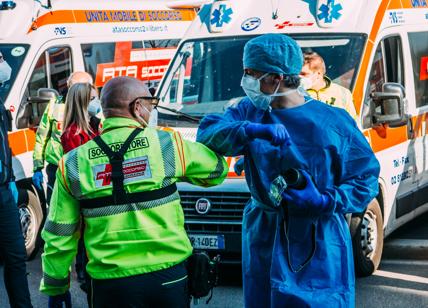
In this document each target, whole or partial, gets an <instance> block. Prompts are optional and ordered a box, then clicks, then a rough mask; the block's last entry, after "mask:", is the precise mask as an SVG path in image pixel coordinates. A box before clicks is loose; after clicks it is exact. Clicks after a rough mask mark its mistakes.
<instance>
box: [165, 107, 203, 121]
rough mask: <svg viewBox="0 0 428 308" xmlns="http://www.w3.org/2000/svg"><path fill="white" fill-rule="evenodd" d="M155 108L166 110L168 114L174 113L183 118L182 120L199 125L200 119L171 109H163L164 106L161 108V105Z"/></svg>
mask: <svg viewBox="0 0 428 308" xmlns="http://www.w3.org/2000/svg"><path fill="white" fill-rule="evenodd" d="M157 108H160V109H164V110H167V111H169V112H172V113H175V114H177V115H179V116H181V117H183V118H185V119H187V120H189V121H191V122H195V123H199V122H200V118H197V117H193V116H191V115H189V114H187V113H184V112H181V111H178V110H175V109H173V108H168V107H164V106H161V105H157Z"/></svg>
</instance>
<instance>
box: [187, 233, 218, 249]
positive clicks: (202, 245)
mask: <svg viewBox="0 0 428 308" xmlns="http://www.w3.org/2000/svg"><path fill="white" fill-rule="evenodd" d="M189 239H190V243H192V246H193V248H196V249H224V235H203V234H189Z"/></svg>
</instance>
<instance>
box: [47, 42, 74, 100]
mask: <svg viewBox="0 0 428 308" xmlns="http://www.w3.org/2000/svg"><path fill="white" fill-rule="evenodd" d="M48 57H49V72H50V83H51V86H50V88H53V89H55V90H57V91H58V92H59V94H60V95H65V94H66V93H67V79H68V77H69V76H70V75H71V71H72V66H71V65H72V64H71V50H70V48H68V47H59V48H57V47H55V48H51V49H49V50H48Z"/></svg>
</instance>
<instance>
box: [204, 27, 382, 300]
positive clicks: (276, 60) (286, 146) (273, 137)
mask: <svg viewBox="0 0 428 308" xmlns="http://www.w3.org/2000/svg"><path fill="white" fill-rule="evenodd" d="M243 62H244V76H243V77H242V81H241V86H242V88H243V89H244V91H245V93H246V94H247V97H246V98H244V99H243V100H242V101H240V102H239V103H238V104H237V105H236V106H233V107H230V108H229V109H227V110H226V111H225V113H224V114H223V115H208V116H206V117H205V118H204V119H203V120H202V122H201V125H200V127H199V131H198V136H197V140H198V141H199V142H202V143H204V144H206V145H207V146H208V147H210V148H211V149H213V150H215V151H217V152H219V153H221V154H223V155H227V156H238V155H244V157H245V161H244V168H245V176H246V180H247V183H248V186H249V188H250V190H251V196H252V199H251V201H250V202H249V203H248V204H247V205H246V207H245V210H244V217H243V228H242V237H243V238H242V258H243V259H242V266H243V282H244V300H245V307H354V306H355V276H354V262H353V256H352V243H351V236H350V232H349V229H348V226H347V223H346V220H345V218H344V214H345V213H358V212H363V211H364V210H365V208H366V207H367V205H368V204H369V202H370V201H371V200H372V199H373V198H375V197H376V196H377V193H378V176H379V163H378V161H377V160H376V158H375V156H374V154H373V152H372V150H371V148H370V146H369V144H368V143H367V141H366V140H365V138H364V136H363V135H362V134H361V132H360V131H359V130H358V128H357V125H356V123H355V121H354V120H353V119H352V118H351V117H350V116H349V115H348V114H347V112H346V111H344V110H342V109H339V108H335V107H332V106H328V105H326V104H324V103H322V102H319V101H317V100H313V99H311V98H310V97H309V96H306V94H305V92H304V91H300V89H299V88H298V85H299V77H298V74H299V73H300V71H301V68H302V64H303V57H302V52H301V50H300V47H299V46H298V45H297V43H296V42H295V41H294V40H292V39H291V38H289V37H288V36H286V35H281V34H267V35H262V36H259V37H257V38H254V39H252V40H250V41H249V42H248V43H247V44H246V45H245V48H244V57H243ZM289 168H298V169H300V170H301V172H302V174H303V176H304V177H305V179H306V182H307V184H306V186H305V188H304V189H301V190H298V189H292V188H289V187H288V188H287V189H286V190H285V191H284V192H283V193H282V194H281V196H282V198H283V199H282V202H281V204H280V205H279V206H278V204H276V203H275V202H273V200H272V199H271V198H270V196H269V191H270V187H271V183H272V182H273V181H274V180H275V179H276V178H277V177H278V176H279V175H281V174H283V173H284V172H285V171H286V170H288V169H289Z"/></svg>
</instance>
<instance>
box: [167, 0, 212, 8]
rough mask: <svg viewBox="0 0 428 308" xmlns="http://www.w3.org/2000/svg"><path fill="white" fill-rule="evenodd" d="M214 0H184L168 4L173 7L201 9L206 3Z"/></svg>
mask: <svg viewBox="0 0 428 308" xmlns="http://www.w3.org/2000/svg"><path fill="white" fill-rule="evenodd" d="M212 1H213V0H187V1H186V0H182V1H174V2H169V3H168V4H167V6H168V7H169V8H171V9H176V10H177V9H199V8H200V7H201V6H203V5H204V4H206V3H210V2H212Z"/></svg>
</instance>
